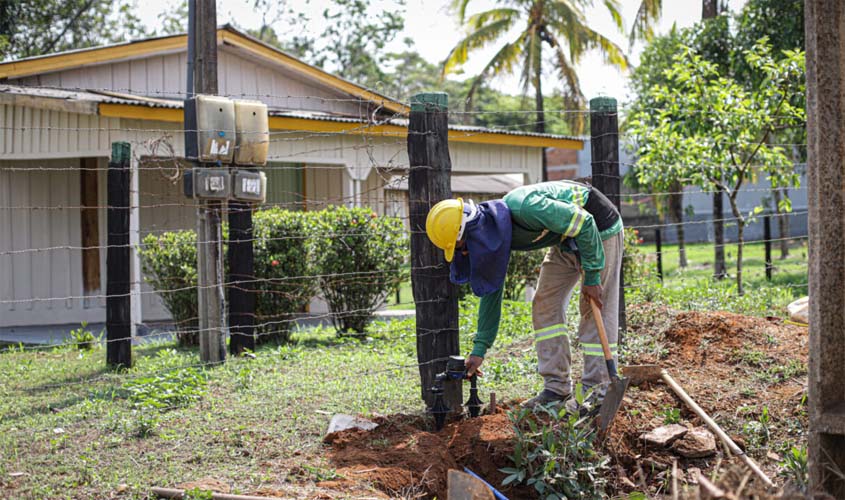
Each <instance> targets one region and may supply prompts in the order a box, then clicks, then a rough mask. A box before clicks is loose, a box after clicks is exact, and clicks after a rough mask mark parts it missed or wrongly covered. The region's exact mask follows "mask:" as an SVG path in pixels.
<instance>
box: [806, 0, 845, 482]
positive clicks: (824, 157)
mask: <svg viewBox="0 0 845 500" xmlns="http://www.w3.org/2000/svg"><path fill="white" fill-rule="evenodd" d="M804 8H805V33H806V36H807V145H808V148H807V153H808V158H807V165H808V178H809V228H810V265H809V281H810V366H809V368H810V373H809V381H808V385H809V404H810V440H809V468H810V488H811V490H812V491H814V492H822V491H824V492H827V493H829V494H830V495H832V496H833V498H845V480H843V478H842V475H841V474H842V472H841V471H845V385H843V383H842V381H843V380H845V363H843V362H842V360H843V359H845V224H843V220H845V156H843V154H842V152H843V151H845V122H843V120H842V117H843V116H845V62H843V60H842V57H841V55H842V54H845V3H843V2H840V1H839V0H807V1H806V2H805V7H804Z"/></svg>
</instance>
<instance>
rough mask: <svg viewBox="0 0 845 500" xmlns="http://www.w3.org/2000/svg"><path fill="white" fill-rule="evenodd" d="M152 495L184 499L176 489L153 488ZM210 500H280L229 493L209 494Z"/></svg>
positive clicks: (183, 492) (182, 492) (278, 499)
mask: <svg viewBox="0 0 845 500" xmlns="http://www.w3.org/2000/svg"><path fill="white" fill-rule="evenodd" d="M150 491H151V492H152V494H153V495H156V496H158V497H160V498H176V499H183V498H185V490H179V489H176V488H159V487H153V488H151V489H150ZM211 499H212V500H282V499H281V498H279V497H256V496H252V495H231V494H229V493H215V492H211Z"/></svg>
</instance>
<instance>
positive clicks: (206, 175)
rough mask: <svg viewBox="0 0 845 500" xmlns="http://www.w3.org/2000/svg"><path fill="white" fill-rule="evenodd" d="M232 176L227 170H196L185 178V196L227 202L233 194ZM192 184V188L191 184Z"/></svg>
mask: <svg viewBox="0 0 845 500" xmlns="http://www.w3.org/2000/svg"><path fill="white" fill-rule="evenodd" d="M231 178H232V177H231V175H230V174H229V171H228V170H227V169H225V168H194V169H192V170H191V175H190V177H189V176H187V175H186V176H185V194H190V193H192V194H193V197H194V198H199V199H203V200H207V199H212V200H225V199H228V198H229V195H230V194H231V193H232V188H231ZM189 182H190V187H189V184H188V183H189Z"/></svg>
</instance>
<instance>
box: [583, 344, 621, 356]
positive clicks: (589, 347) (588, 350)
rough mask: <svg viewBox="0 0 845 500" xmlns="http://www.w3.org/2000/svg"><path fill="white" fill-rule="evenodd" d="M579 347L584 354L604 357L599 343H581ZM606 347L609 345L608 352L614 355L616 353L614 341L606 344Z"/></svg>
mask: <svg viewBox="0 0 845 500" xmlns="http://www.w3.org/2000/svg"><path fill="white" fill-rule="evenodd" d="M581 347H582V348H583V350H584V356H600V357H602V358H603V357H604V350H603V349H602V348H601V344H581ZM608 347H610V354H611V355H613V356H614V357H616V356H617V355H618V352H617V350H616V343H615V342H614V343H612V344H608Z"/></svg>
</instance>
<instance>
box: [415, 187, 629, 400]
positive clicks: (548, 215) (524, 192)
mask: <svg viewBox="0 0 845 500" xmlns="http://www.w3.org/2000/svg"><path fill="white" fill-rule="evenodd" d="M426 233H427V234H428V237H429V239H430V240H431V241H432V243H434V245H436V246H437V247H438V248H440V249H442V250H443V253H444V254H445V257H446V260H447V261H448V262H451V268H450V279H451V281H452V282H453V283H457V284H462V283H470V286H471V288H472V291H473V293H474V294H475V295H477V296H479V297H481V304H480V306H479V309H478V332H477V333H476V335H475V339H474V342H473V348H472V352H471V354H470V356H469V357H468V358H467V360H466V367H467V371H468V374H470V375H472V374H473V373H475V371H476V370H478V368H479V367H480V366H481V364H482V362H483V361H484V356H485V354H486V353H487V350H488V349H489V348H490V347H492V346H493V341H494V340H495V339H496V334H497V333H498V330H499V319H500V318H501V314H502V288H503V286H504V282H505V275H506V274H507V269H508V261H509V259H510V253H511V250H517V251H522V250H535V249H538V248H548V249H549V250H548V252H547V253H546V256H545V258H544V259H543V264H542V266H541V267H540V278H539V281H538V283H537V291H536V293H535V295H534V300H533V303H532V311H531V313H532V314H531V315H532V320H533V323H534V335H535V339H534V341H535V343H536V346H537V358H538V361H539V372H540V375H542V376H543V382H544V388H543V390H542V391H541V392H540V393H539V394H538V395H537V396H535V397H534V398H532V399H530V400H528V401H527V402H526V403H524V404H525V405H526V406H530V407H536V406H538V405H548V404H562V403H565V404H566V407H567V408H568V409H570V410H571V411H575V410H576V409H577V408H578V405H577V403H576V402H575V398H573V397H571V395H572V381H571V378H570V365H571V354H570V349H569V338H568V336H567V332H566V326H565V315H564V312H565V311H566V308H567V306H568V304H569V299H570V297H571V296H572V291H573V290H574V288H575V285H576V284H577V283H578V280H579V279H583V283H582V285H581V303H580V310H581V324H580V325H579V327H578V340H579V341H580V342H581V346H582V348H583V350H584V373H583V377H582V383H583V386H584V388H585V389H592V388H595V389H596V390H595V391H593V393H594V394H595V395H597V396H599V397H600V396H602V395H603V394H604V392H603V389H604V387H605V385H606V384H605V383H606V382H608V380H609V379H608V374H607V367H606V365H605V362H604V358H603V354H602V348H601V344H600V340H599V336H598V329H597V327H596V324H595V321H594V320H593V318H592V311H591V308H590V304H589V302H588V301H587V300H588V298H590V299H592V300H594V301H595V302H596V303H597V304H598V305H599V306H600V307H601V311H602V319H603V321H604V326H605V329H606V330H607V337H608V342H609V343H610V349H611V351H612V352H613V355H614V357H616V342H617V337H618V327H617V321H618V318H617V312H618V310H619V277H620V273H621V266H622V249H623V235H622V218H621V217H620V215H619V212H618V211H617V210H616V207H614V206H613V204H612V203H611V202H610V200H608V199H607V197H606V196H604V195H603V194H602V193H601V192H599V191H598V190H597V189H596V188H594V187H591V186H589V185H586V184H581V183H577V182H572V181H554V182H543V183H540V184H533V185H529V186H522V187H519V188H516V189H514V190H513V191H511V192H509V193H508V194H507V195H505V197H504V198H503V199H501V200H492V201H487V202H484V203H479V204H477V205H476V204H474V203H473V202H472V201H469V202H466V203H465V202H464V201H463V200H462V199H460V198H458V199H451V200H444V201H441V202H440V203H437V204H436V205H435V206H434V207H432V209H431V211H430V212H429V213H428V217H427V218H426ZM582 276H583V278H582Z"/></svg>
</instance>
